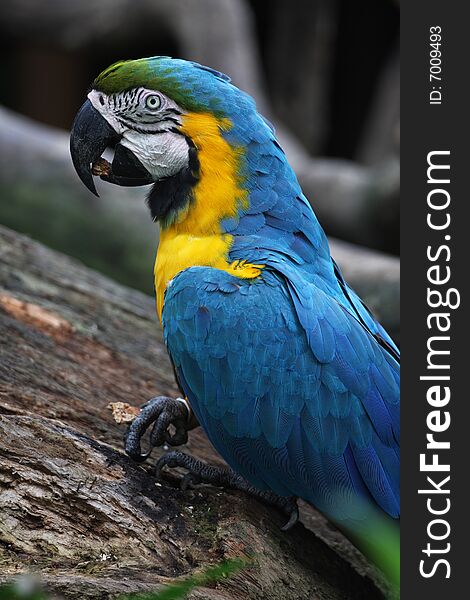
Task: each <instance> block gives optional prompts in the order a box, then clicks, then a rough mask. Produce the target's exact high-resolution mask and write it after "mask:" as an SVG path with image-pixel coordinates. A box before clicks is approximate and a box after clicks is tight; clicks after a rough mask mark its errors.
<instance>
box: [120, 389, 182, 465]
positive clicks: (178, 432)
mask: <svg viewBox="0 0 470 600" xmlns="http://www.w3.org/2000/svg"><path fill="white" fill-rule="evenodd" d="M152 423H154V426H153V429H152V432H151V434H150V448H149V450H148V451H147V452H146V453H144V454H142V450H141V447H140V442H141V439H142V436H143V435H144V433H145V432H146V431H147V429H148V427H150V425H151V424H152ZM170 425H172V426H173V427H174V429H175V432H174V433H173V434H171V433H170V431H169V430H168V428H169V427H170ZM188 429H189V411H188V408H187V404H186V403H185V402H184V401H182V400H180V399H179V400H175V399H173V398H168V397H167V396H157V397H156V398H152V399H151V400H149V401H148V402H146V403H145V404H144V405H143V406H142V409H141V411H140V414H139V415H138V416H137V417H136V418H135V419H134V421H132V423H131V424H130V425H129V428H128V430H127V432H126V435H125V438H124V443H125V450H126V453H127V454H128V455H129V456H130V457H131V458H132V459H133V460H135V461H136V462H143V461H144V460H146V459H147V458H148V457H149V455H150V453H151V451H152V448H154V447H155V446H162V445H163V444H169V445H170V446H179V445H180V444H185V443H186V442H187V441H188Z"/></svg>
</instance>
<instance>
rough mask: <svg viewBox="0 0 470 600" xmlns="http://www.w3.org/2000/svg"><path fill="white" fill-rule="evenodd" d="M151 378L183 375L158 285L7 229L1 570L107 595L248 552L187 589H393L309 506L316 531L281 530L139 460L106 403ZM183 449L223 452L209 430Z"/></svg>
mask: <svg viewBox="0 0 470 600" xmlns="http://www.w3.org/2000/svg"><path fill="white" fill-rule="evenodd" d="M157 393H158V394H162V393H163V394H168V395H173V394H175V393H176V390H175V386H174V383H173V376H172V373H171V369H170V365H169V361H168V358H167V356H166V353H165V349H164V347H163V344H162V338H161V332H160V330H159V328H158V326H157V324H156V318H155V316H154V303H153V300H152V299H151V298H149V297H146V296H145V295H143V294H141V293H139V292H135V291H132V290H129V289H126V288H123V287H121V286H119V285H117V284H115V283H113V282H111V281H110V280H108V279H106V278H104V277H103V276H101V275H99V274H97V273H95V272H92V271H90V270H88V269H86V268H84V267H83V266H81V265H80V264H79V263H77V262H74V261H72V260H71V259H69V258H66V257H64V256H62V255H60V254H57V253H55V252H53V251H51V250H48V249H46V248H44V247H43V246H41V245H39V244H37V243H35V242H32V241H31V240H29V239H28V238H25V237H23V236H20V235H18V234H16V233H13V232H11V231H9V230H7V229H4V228H0V457H1V460H0V564H1V565H2V568H1V575H0V580H3V581H4V580H7V579H9V578H11V577H12V576H14V575H16V574H18V573H20V572H25V571H31V570H32V571H35V572H39V574H40V576H41V578H42V580H43V581H44V582H45V583H46V584H47V587H48V588H49V590H51V591H52V592H54V593H56V594H59V595H60V596H61V597H65V598H77V599H78V598H96V599H98V598H100V599H107V598H115V597H116V596H117V595H119V594H120V593H123V592H131V591H138V590H150V589H155V588H157V587H159V585H161V584H162V583H164V582H166V581H168V580H170V579H174V578H177V577H181V576H184V575H187V574H191V573H193V572H198V571H199V570H200V569H201V568H203V567H204V566H207V565H210V564H215V563H218V562H220V561H221V560H223V559H225V558H229V557H236V556H250V557H253V563H252V566H250V567H249V568H246V569H244V570H243V571H241V572H239V573H238V574H237V575H235V576H233V577H232V578H230V579H228V580H226V581H223V582H222V583H218V584H217V585H215V586H213V587H211V588H209V587H208V588H199V589H198V590H196V591H194V592H193V593H192V595H191V598H207V599H214V600H215V599H220V600H222V599H223V600H229V599H232V598H233V599H235V598H236V599H239V598H244V599H251V598H257V599H260V598H272V599H279V600H281V599H283V600H285V599H290V598H292V599H295V600H299V599H307V598H308V599H312V598H319V599H340V598H341V599H346V598H348V599H354V598H357V599H359V598H361V599H362V598H368V600H369V599H370V600H372V599H374V598H382V597H383V582H381V580H380V577H379V576H378V575H377V573H376V572H375V571H374V570H373V569H372V568H371V567H370V566H368V564H367V563H366V561H365V560H364V559H363V558H362V556H361V555H360V554H359V553H358V552H357V551H356V550H355V549H354V548H353V547H352V546H351V545H350V544H349V543H348V542H347V541H346V540H345V539H344V538H343V537H342V536H341V535H340V534H339V533H338V532H337V531H334V530H333V529H332V528H331V527H330V526H329V525H328V524H327V523H326V522H325V520H324V519H323V518H322V517H321V516H320V515H319V514H318V513H316V512H315V511H313V510H312V509H311V508H309V507H305V509H304V511H303V521H304V523H305V524H306V525H307V526H310V528H311V529H310V530H309V529H307V528H306V527H305V526H304V525H302V524H298V525H296V526H295V527H294V529H293V530H292V531H291V532H289V533H283V532H281V531H280V529H279V526H280V525H281V524H282V521H283V517H282V516H281V515H280V514H278V513H277V512H276V511H275V510H273V509H270V508H268V507H266V506H264V505H262V504H260V503H258V502H256V501H254V500H252V499H249V498H247V497H246V496H244V495H242V494H239V493H235V492H226V491H222V490H219V489H215V488H211V487H209V486H205V487H203V488H199V489H197V490H193V491H190V492H184V493H183V492H182V491H180V490H179V488H178V485H177V479H176V477H175V476H174V475H173V476H168V480H167V481H163V482H157V481H156V480H155V478H154V477H153V476H152V473H151V470H150V467H149V466H148V465H144V466H139V465H135V464H133V463H132V462H131V461H130V460H129V459H128V458H127V457H126V456H125V455H124V454H123V453H122V451H121V447H122V441H121V440H122V434H123V431H122V429H121V428H120V427H119V426H117V425H116V424H115V423H114V422H113V420H112V418H111V413H110V412H109V410H108V409H107V405H108V403H109V402H115V401H123V402H129V403H131V404H137V405H138V404H141V403H143V402H144V401H145V400H147V399H148V398H149V397H151V396H153V395H156V394H157ZM186 450H187V451H189V452H192V453H193V454H195V455H197V456H199V457H200V458H203V459H205V460H208V461H212V462H215V461H220V458H218V457H217V456H216V455H215V454H214V451H213V449H212V448H211V446H210V444H209V442H208V441H207V439H206V438H205V436H204V434H203V432H202V431H201V430H195V431H193V432H192V433H191V435H190V441H189V443H188V445H187V448H186ZM155 454H156V455H158V452H156V453H155Z"/></svg>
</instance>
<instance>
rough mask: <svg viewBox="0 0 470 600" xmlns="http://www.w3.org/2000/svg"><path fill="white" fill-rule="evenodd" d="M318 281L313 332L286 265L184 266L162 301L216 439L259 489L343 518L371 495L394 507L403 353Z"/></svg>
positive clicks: (359, 511) (168, 330)
mask: <svg viewBox="0 0 470 600" xmlns="http://www.w3.org/2000/svg"><path fill="white" fill-rule="evenodd" d="M312 293H314V295H315V297H316V298H317V300H316V308H317V313H316V315H315V318H316V319H317V320H318V324H317V329H318V332H317V333H315V332H314V333H313V335H314V337H315V339H314V340H310V341H309V339H308V336H307V334H306V332H305V330H304V328H303V327H302V325H301V323H300V320H299V317H298V315H297V311H296V307H295V302H294V300H293V299H292V292H291V291H290V289H289V285H288V283H287V282H286V280H285V278H284V277H283V276H282V275H281V274H279V273H276V272H275V271H273V270H270V269H266V270H264V272H263V274H262V276H261V277H259V278H257V279H254V280H240V279H238V278H236V277H235V276H233V275H230V274H228V273H225V272H223V271H220V270H217V269H212V268H207V267H193V268H190V269H187V270H185V271H183V272H182V273H180V274H179V275H178V276H177V277H176V278H175V279H174V281H173V282H172V283H171V286H170V287H169V288H168V290H167V293H166V297H165V306H164V309H163V325H164V331H165V339H166V343H167V346H168V350H169V352H170V355H171V357H172V360H173V362H174V364H175V368H176V372H177V375H178V379H179V381H180V384H181V385H182V387H183V389H184V392H185V394H186V395H187V397H188V399H189V401H190V404H191V407H192V408H193V410H194V411H195V413H196V416H197V417H198V420H199V422H200V423H201V425H202V426H203V427H204V429H205V431H206V432H207V434H208V437H209V438H210V440H211V441H212V443H213V444H214V446H215V447H216V449H217V450H218V451H219V452H220V453H221V455H222V456H223V457H224V458H225V460H226V461H227V462H228V463H229V464H230V466H231V467H232V468H233V469H234V470H235V471H237V472H238V473H240V474H241V475H242V476H244V477H245V478H246V479H247V480H248V481H250V482H251V483H252V484H253V485H255V486H256V487H258V488H259V489H269V490H272V491H274V492H275V493H277V494H279V495H282V496H299V497H301V498H304V499H305V500H307V501H309V502H310V503H312V504H313V505H314V506H316V507H317V508H318V509H319V510H321V511H322V512H324V513H325V514H326V515H328V516H329V517H330V518H332V519H334V520H335V521H336V522H342V521H349V520H351V519H353V520H356V519H359V520H361V519H363V518H366V515H367V513H368V510H369V508H370V507H371V506H372V505H374V506H377V507H380V509H382V510H383V511H384V512H385V513H387V514H388V515H390V516H391V517H394V518H397V517H398V516H399V448H398V422H399V403H398V398H399V395H398V385H399V373H398V363H397V361H396V360H395V358H394V357H393V356H392V355H391V354H390V353H389V352H388V350H387V349H386V348H384V347H383V346H382V345H381V344H380V343H378V342H377V340H376V339H375V338H374V337H373V336H371V335H370V333H369V332H368V331H367V329H366V328H365V327H364V326H363V325H362V324H361V322H360V321H359V320H358V319H357V318H356V317H354V316H352V315H351V314H349V313H348V312H347V311H346V310H344V309H343V308H342V307H341V305H340V304H338V303H337V301H336V300H334V299H332V298H331V296H329V295H327V294H325V293H324V292H322V291H321V290H319V289H316V290H314V291H313V290H312ZM312 318H313V316H312ZM312 343H313V347H312Z"/></svg>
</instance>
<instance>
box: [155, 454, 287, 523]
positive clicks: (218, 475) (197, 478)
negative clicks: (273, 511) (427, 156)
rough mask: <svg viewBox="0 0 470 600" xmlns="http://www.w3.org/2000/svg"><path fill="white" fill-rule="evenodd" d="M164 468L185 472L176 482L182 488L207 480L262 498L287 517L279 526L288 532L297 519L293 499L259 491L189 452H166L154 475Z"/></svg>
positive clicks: (213, 483) (233, 472)
mask: <svg viewBox="0 0 470 600" xmlns="http://www.w3.org/2000/svg"><path fill="white" fill-rule="evenodd" d="M164 467H169V468H170V469H172V468H176V467H181V468H183V469H186V470H187V471H188V472H187V473H186V474H185V475H183V477H182V478H181V481H180V488H181V490H183V491H186V490H187V489H188V488H189V487H191V486H193V485H196V484H198V483H208V484H211V485H215V486H222V487H227V488H232V489H235V490H240V491H243V492H245V493H247V494H248V495H250V496H254V497H255V498H257V499H258V500H262V501H263V502H265V503H266V504H269V505H271V506H275V507H276V508H278V509H280V510H282V512H283V513H285V514H287V515H288V516H289V520H288V521H287V523H286V524H285V525H284V526H283V527H281V530H282V531H288V530H289V529H291V528H292V527H293V526H294V525H295V524H296V523H297V521H298V520H299V508H298V506H297V499H296V498H293V497H292V498H285V497H282V496H278V495H277V494H274V493H273V492H269V491H260V490H258V489H256V488H255V487H253V486H252V485H251V484H249V483H248V482H247V481H246V480H245V479H243V477H241V476H240V475H238V474H237V473H235V471H232V470H231V469H226V468H223V467H214V466H212V465H208V464H206V463H204V462H203V461H202V460H198V459H197V458H193V457H192V456H189V454H185V453H184V452H178V451H174V450H173V451H171V452H167V453H166V454H164V455H163V456H161V457H160V458H159V459H158V461H157V463H156V465H155V475H156V477H157V478H160V477H161V473H162V470H163V468H164Z"/></svg>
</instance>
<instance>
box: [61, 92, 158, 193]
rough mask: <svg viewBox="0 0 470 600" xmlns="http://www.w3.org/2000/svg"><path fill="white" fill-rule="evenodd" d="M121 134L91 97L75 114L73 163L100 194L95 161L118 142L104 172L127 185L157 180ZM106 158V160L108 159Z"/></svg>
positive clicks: (88, 185) (71, 150) (71, 152)
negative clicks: (97, 185) (97, 107)
mask: <svg viewBox="0 0 470 600" xmlns="http://www.w3.org/2000/svg"><path fill="white" fill-rule="evenodd" d="M120 139H121V136H120V135H119V134H117V133H116V132H115V131H114V129H113V128H112V127H111V125H110V124H109V123H108V122H107V121H106V119H105V118H104V117H102V116H101V115H100V113H99V112H98V111H97V110H96V108H95V107H94V106H93V104H92V103H91V102H90V100H86V101H85V102H84V104H83V105H82V107H81V108H80V110H79V111H78V113H77V116H76V117H75V120H74V122H73V125H72V130H71V133H70V154H71V156H72V162H73V166H74V167H75V170H76V171H77V174H78V176H79V177H80V179H81V180H82V182H83V183H84V184H85V185H86V187H87V188H88V189H89V190H90V192H92V193H93V194H95V196H98V195H99V194H98V192H97V191H96V187H95V182H94V181H93V171H92V168H93V164H94V163H95V162H96V161H97V160H98V159H99V158H100V157H101V155H102V154H103V152H104V151H105V150H106V148H107V147H108V146H112V145H114V144H116V147H115V152H114V159H113V162H112V165H109V169H108V172H107V173H106V174H105V175H104V174H103V175H100V177H101V179H103V180H104V181H107V182H109V183H115V184H117V185H123V186H138V185H148V184H150V183H153V178H152V176H151V174H150V173H149V172H148V171H147V169H145V167H144V166H143V165H142V164H141V163H140V162H139V160H138V159H137V158H136V157H135V156H134V154H132V152H131V151H130V150H129V149H127V148H125V147H124V146H121V145H120V144H119V143H118V142H119V140H120ZM105 162H106V161H105Z"/></svg>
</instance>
